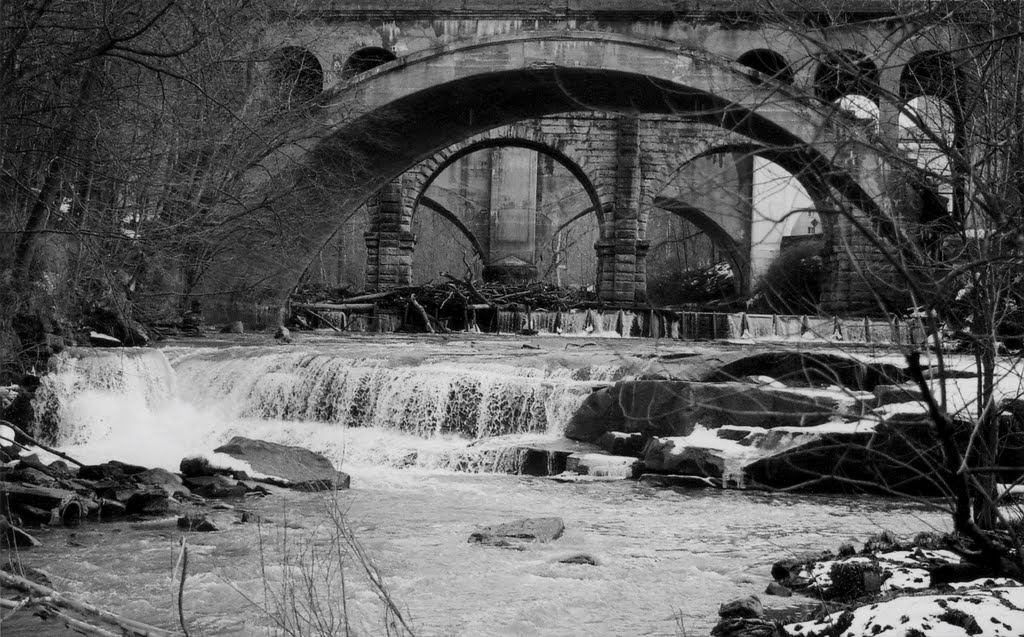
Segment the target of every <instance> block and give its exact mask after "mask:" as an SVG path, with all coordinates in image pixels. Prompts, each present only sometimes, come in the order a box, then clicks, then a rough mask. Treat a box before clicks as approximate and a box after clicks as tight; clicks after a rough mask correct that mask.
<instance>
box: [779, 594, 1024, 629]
mask: <svg viewBox="0 0 1024 637" xmlns="http://www.w3.org/2000/svg"><path fill="white" fill-rule="evenodd" d="M785 629H786V631H787V633H788V634H789V635H793V636H795V637H824V636H825V635H830V636H832V635H834V636H835V637H863V636H864V635H873V636H874V637H940V636H941V637H968V636H971V637H1020V636H1021V635H1024V587H999V588H987V589H974V590H966V591H964V592H962V593H956V594H951V595H924V596H918V597H898V598H896V599H892V600H889V601H887V602H882V603H878V604H869V605H867V606H862V607H860V608H858V609H856V610H853V611H847V612H844V613H842V614H839V613H835V614H832V615H830V616H828V617H825V618H823V619H819V620H816V621H810V622H798V623H794V624H789V625H787V626H786V627H785Z"/></svg>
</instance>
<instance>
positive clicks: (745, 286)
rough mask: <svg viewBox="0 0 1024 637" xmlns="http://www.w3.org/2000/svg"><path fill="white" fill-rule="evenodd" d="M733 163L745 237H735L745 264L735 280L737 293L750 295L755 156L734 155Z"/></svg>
mask: <svg viewBox="0 0 1024 637" xmlns="http://www.w3.org/2000/svg"><path fill="white" fill-rule="evenodd" d="M733 161H734V162H735V164H736V181H737V188H738V190H739V193H738V194H739V203H738V206H737V207H739V208H740V210H738V211H737V212H738V213H739V214H740V218H741V219H742V220H743V228H744V235H745V236H742V237H733V239H735V240H736V241H737V243H740V244H741V246H742V247H741V249H742V250H743V258H744V261H745V262H744V263H741V264H737V267H740V268H743V269H744V271H742V272H733V273H732V274H733V277H734V280H735V281H736V282H737V284H738V285H737V287H736V291H737V292H738V293H739V294H741V295H746V294H749V293H750V288H751V286H752V281H751V280H750V279H751V267H750V264H751V263H752V262H753V260H754V215H755V214H756V211H755V210H754V155H753V154H752V153H747V152H743V153H734V154H733ZM780 234H781V232H780Z"/></svg>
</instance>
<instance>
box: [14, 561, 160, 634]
mask: <svg viewBox="0 0 1024 637" xmlns="http://www.w3.org/2000/svg"><path fill="white" fill-rule="evenodd" d="M0 584H3V585H4V586H7V587H8V588H13V589H15V590H18V591H21V592H23V593H27V594H28V595H31V596H33V597H37V598H41V599H38V600H35V601H34V603H35V604H40V605H44V606H51V605H52V606H54V607H57V608H66V609H68V610H73V611H75V612H77V613H81V614H82V615H85V616H87V617H91V618H95V619H98V620H100V621H102V622H104V623H106V624H110V625H112V626H117V627H118V628H120V629H121V632H122V633H123V634H124V635H129V636H130V637H170V636H172V635H176V634H179V633H177V632H175V631H171V630H166V629H164V628H157V627H156V626H150V625H149V624H144V623H143V622H140V621H136V620H134V619H129V618H127V617H123V616H121V615H118V614H116V613H112V612H110V611H107V610H103V609H102V608H99V607H97V606H93V605H92V604H89V603H87V602H82V601H78V600H76V599H72V598H70V597H66V596H64V594H63V593H61V592H59V591H55V590H53V589H52V588H50V587H49V586H43V585H42V584H37V583H35V582H33V581H31V580H28V579H25V578H23V577H19V576H17V575H14V574H12V573H7V572H6V571H0ZM93 628H95V627H93ZM98 630H102V629H98ZM92 634H95V635H101V634H104V633H102V632H94V633H92ZM108 634H109V633H108Z"/></svg>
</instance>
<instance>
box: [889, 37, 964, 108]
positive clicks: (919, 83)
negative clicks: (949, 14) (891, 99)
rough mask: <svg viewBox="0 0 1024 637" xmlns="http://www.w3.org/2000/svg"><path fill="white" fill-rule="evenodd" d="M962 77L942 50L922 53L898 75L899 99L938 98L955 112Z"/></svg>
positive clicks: (951, 59)
mask: <svg viewBox="0 0 1024 637" xmlns="http://www.w3.org/2000/svg"><path fill="white" fill-rule="evenodd" d="M962 85H963V77H962V73H961V71H960V69H959V68H958V67H957V65H956V62H955V61H954V60H953V56H952V55H950V54H949V53H946V52H943V51H934V50H932V51H924V52H922V53H918V54H917V55H915V56H914V57H912V58H911V59H910V60H909V61H908V62H907V63H906V64H905V65H904V66H903V71H902V72H901V73H900V99H901V100H903V101H906V100H909V99H911V98H914V97H921V96H925V95H927V96H931V97H938V98H941V99H944V100H947V101H948V102H949V105H950V106H951V107H953V108H957V109H958V105H959V101H958V96H959V94H960V90H961V87H962Z"/></svg>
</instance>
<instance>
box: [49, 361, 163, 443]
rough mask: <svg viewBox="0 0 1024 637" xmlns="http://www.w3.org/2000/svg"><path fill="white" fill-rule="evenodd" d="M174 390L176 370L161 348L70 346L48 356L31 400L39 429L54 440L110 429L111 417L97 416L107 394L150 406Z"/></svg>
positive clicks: (76, 440) (70, 440) (90, 435)
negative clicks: (44, 372) (43, 372)
mask: <svg viewBox="0 0 1024 637" xmlns="http://www.w3.org/2000/svg"><path fill="white" fill-rule="evenodd" d="M175 393H176V384H175V374H174V370H173V369H171V365H170V363H169V362H168V360H167V358H166V357H165V356H164V355H163V354H162V353H160V351H159V350H154V349H137V348H117V349H87V348H70V349H68V350H65V351H64V352H62V353H61V354H58V355H57V356H54V357H53V358H52V359H51V360H50V369H49V373H48V374H46V375H45V376H43V378H42V382H41V384H40V386H39V390H38V391H37V392H36V396H35V398H34V399H33V408H34V410H35V414H36V423H37V427H38V432H37V433H39V435H40V436H41V437H42V438H43V439H45V440H47V441H49V442H53V443H56V444H61V445H68V444H77V443H81V442H83V441H85V440H87V439H89V438H93V437H96V436H97V435H104V433H109V430H110V428H111V427H112V426H113V424H112V423H111V422H110V421H109V419H108V418H102V417H100V418H99V419H98V420H99V421H100V422H97V418H96V417H95V416H96V413H95V411H96V409H97V408H100V409H102V406H101V405H100V403H103V402H105V401H106V400H107V399H108V398H109V397H112V396H118V397H122V398H123V399H125V400H128V401H129V402H131V403H132V404H133V405H134V406H136V407H138V406H142V407H144V408H146V407H148V408H153V407H156V406H158V405H161V404H163V403H166V402H167V401H169V400H170V399H171V398H172V397H173V396H174V395H175ZM100 430H102V431H100Z"/></svg>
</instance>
